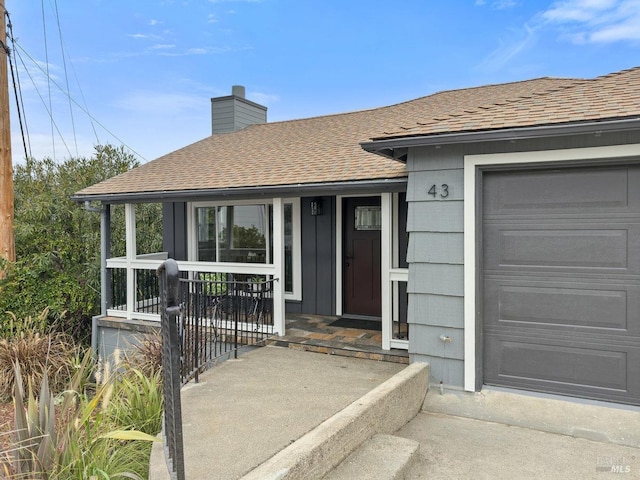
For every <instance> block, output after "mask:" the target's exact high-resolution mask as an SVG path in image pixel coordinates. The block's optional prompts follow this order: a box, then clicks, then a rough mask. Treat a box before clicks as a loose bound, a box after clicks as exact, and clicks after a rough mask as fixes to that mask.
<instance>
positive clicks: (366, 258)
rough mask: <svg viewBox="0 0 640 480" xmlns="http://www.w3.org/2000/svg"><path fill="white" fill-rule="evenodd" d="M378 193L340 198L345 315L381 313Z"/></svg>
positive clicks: (376, 315) (375, 315)
mask: <svg viewBox="0 0 640 480" xmlns="http://www.w3.org/2000/svg"><path fill="white" fill-rule="evenodd" d="M381 219H382V216H381V209H380V197H357V198H356V197H347V198H344V199H343V238H344V244H343V256H344V258H343V275H344V279H343V285H344V301H343V311H344V314H345V315H359V316H369V317H380V316H381V314H382V302H381V257H380V241H381V238H380V230H381Z"/></svg>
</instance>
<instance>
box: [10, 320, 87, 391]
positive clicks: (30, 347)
mask: <svg viewBox="0 0 640 480" xmlns="http://www.w3.org/2000/svg"><path fill="white" fill-rule="evenodd" d="M77 356H78V346H77V345H76V344H75V342H74V341H73V339H72V338H71V337H69V336H68V335H65V334H63V333H59V332H52V333H39V332H33V331H27V332H21V333H19V334H18V335H16V336H14V337H12V338H8V339H2V340H0V402H4V401H8V400H10V399H11V397H12V395H13V391H14V390H13V386H14V382H15V374H14V363H16V362H17V363H18V364H19V365H20V369H21V371H22V373H23V379H24V385H23V387H24V391H27V390H28V384H29V382H31V385H32V388H33V389H34V391H39V388H40V384H41V382H42V377H43V373H44V371H45V369H46V370H47V372H48V375H49V382H50V386H51V390H52V391H54V392H60V391H62V390H63V389H64V388H65V386H66V385H67V384H68V382H69V379H71V377H72V376H73V374H74V362H73V361H70V359H74V358H77Z"/></svg>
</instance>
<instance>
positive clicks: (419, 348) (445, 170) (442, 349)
mask: <svg viewBox="0 0 640 480" xmlns="http://www.w3.org/2000/svg"><path fill="white" fill-rule="evenodd" d="M407 167H408V169H409V171H410V174H409V181H408V185H407V203H408V211H407V231H408V232H409V247H408V250H407V262H408V264H409V285H408V295H409V306H408V318H409V322H410V323H411V326H410V335H409V353H410V355H411V361H412V362H416V361H417V362H428V363H429V364H430V365H431V373H430V375H431V378H430V383H432V384H439V383H440V382H442V383H443V384H444V385H447V386H462V384H463V374H464V368H463V367H464V365H463V358H464V343H463V336H464V328H463V327H464V277H463V272H464V234H463V231H464V209H463V190H464V188H463V177H464V172H463V159H462V155H460V152H459V151H458V150H457V149H449V150H448V151H445V150H442V149H438V150H426V149H412V151H411V152H410V158H409V161H408V163H407ZM430 190H431V193H429V192H430ZM441 337H448V339H450V341H443V340H442V339H441Z"/></svg>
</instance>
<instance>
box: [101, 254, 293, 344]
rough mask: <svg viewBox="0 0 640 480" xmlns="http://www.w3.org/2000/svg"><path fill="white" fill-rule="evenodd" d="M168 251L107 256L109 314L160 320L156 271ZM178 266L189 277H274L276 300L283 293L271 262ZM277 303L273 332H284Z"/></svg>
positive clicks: (186, 263)
mask: <svg viewBox="0 0 640 480" xmlns="http://www.w3.org/2000/svg"><path fill="white" fill-rule="evenodd" d="M167 258H168V254H167V253H166V252H158V253H151V254H146V255H138V256H136V258H135V259H130V258H127V257H114V258H109V259H107V270H108V271H109V274H110V275H108V278H111V295H110V297H111V301H110V307H109V308H108V309H107V315H109V316H112V317H119V318H126V319H138V320H151V321H158V322H159V321H160V298H159V285H158V279H157V277H156V271H157V269H158V267H159V266H160V265H161V264H162V262H163V261H164V260H166V259H167ZM177 263H178V268H179V269H180V272H181V274H184V275H185V276H186V278H190V279H194V278H195V279H198V278H201V276H202V274H220V275H229V274H231V275H242V276H244V277H246V278H251V277H263V278H274V279H275V280H276V281H275V284H276V285H274V300H275V296H276V295H283V291H282V288H278V287H280V285H279V284H280V283H281V282H279V281H278V278H277V277H276V268H275V266H274V265H271V264H253V263H252V264H244V263H242V264H241V263H213V262H190V261H178V262H177ZM280 304H281V302H277V301H275V302H274V311H273V321H274V331H275V332H278V333H280V334H284V331H285V328H284V327H285V323H284V311H283V310H282V309H279V308H277V307H278V305H280Z"/></svg>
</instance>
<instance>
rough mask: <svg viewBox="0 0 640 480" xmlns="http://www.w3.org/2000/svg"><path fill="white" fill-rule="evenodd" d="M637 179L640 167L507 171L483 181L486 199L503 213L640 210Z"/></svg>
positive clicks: (639, 175)
mask: <svg viewBox="0 0 640 480" xmlns="http://www.w3.org/2000/svg"><path fill="white" fill-rule="evenodd" d="M634 181H636V182H637V181H640V168H638V167H614V168H610V169H607V170H602V169H601V168H595V169H561V170H544V171H516V172H508V173H507V172H505V173H502V174H501V175H495V176H492V177H490V178H486V179H485V180H484V181H483V187H484V188H483V190H484V201H485V203H486V204H487V206H488V210H490V211H491V212H493V213H497V214H500V215H508V214H521V213H526V214H538V213H559V212H567V213H569V212H577V213H580V212H582V211H584V209H585V208H588V209H589V210H590V211H592V212H594V213H595V212H607V211H612V210H613V211H627V210H629V209H631V210H637V208H638V206H640V198H639V197H638V195H635V194H633V195H631V194H630V192H629V185H630V184H631V185H633V182H634ZM630 182H631V183H630ZM576 186H579V188H576Z"/></svg>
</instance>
